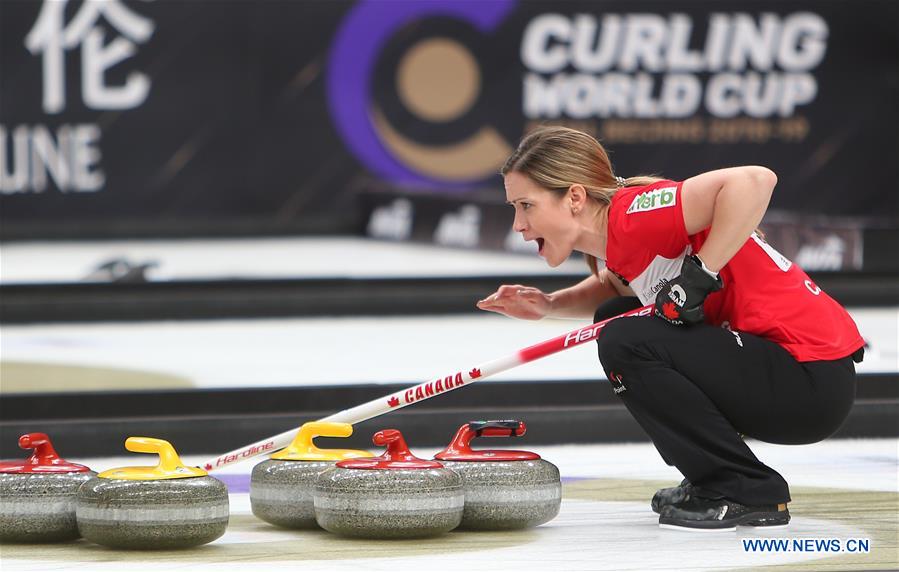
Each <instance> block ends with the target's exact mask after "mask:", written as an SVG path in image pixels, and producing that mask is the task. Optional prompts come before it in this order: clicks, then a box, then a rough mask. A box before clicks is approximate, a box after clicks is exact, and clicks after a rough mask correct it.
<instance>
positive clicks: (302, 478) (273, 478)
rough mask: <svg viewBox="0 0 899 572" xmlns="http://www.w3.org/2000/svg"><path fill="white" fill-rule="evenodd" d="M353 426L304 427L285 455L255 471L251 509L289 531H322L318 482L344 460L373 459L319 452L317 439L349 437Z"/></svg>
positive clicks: (316, 423) (360, 454)
mask: <svg viewBox="0 0 899 572" xmlns="http://www.w3.org/2000/svg"><path fill="white" fill-rule="evenodd" d="M352 434H353V426H352V425H350V424H349V423H325V422H321V421H313V422H311V423H304V424H303V426H302V427H300V430H299V431H298V432H297V434H296V437H294V439H293V442H292V443H291V444H290V445H289V446H288V447H287V448H286V449H284V450H283V451H279V452H278V453H275V454H274V455H272V456H271V459H269V460H268V461H263V462H262V463H259V464H258V465H256V466H255V467H253V474H252V476H251V477H250V506H251V508H252V509H253V514H255V515H256V516H257V517H259V518H261V519H262V520H264V521H266V522H268V523H271V524H274V525H276V526H283V527H285V528H318V523H316V522H315V507H314V505H313V504H312V488H313V487H314V486H315V479H316V478H317V477H318V476H319V475H320V474H321V473H323V472H324V471H326V470H327V469H330V468H331V467H333V466H334V463H335V462H337V461H340V460H343V459H356V458H361V457H371V456H372V454H371V453H369V452H368V451H353V450H349V449H319V448H318V447H316V446H315V444H314V443H313V442H312V440H313V439H314V438H315V437H349V436H350V435H352Z"/></svg>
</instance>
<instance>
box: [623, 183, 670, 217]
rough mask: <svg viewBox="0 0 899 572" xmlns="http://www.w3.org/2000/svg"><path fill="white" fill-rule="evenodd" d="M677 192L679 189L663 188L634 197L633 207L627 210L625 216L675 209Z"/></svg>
mask: <svg viewBox="0 0 899 572" xmlns="http://www.w3.org/2000/svg"><path fill="white" fill-rule="evenodd" d="M675 191H677V187H662V188H660V189H653V190H651V191H646V192H645V193H640V194H639V195H637V196H636V197H634V200H633V202H631V206H629V207H628V208H627V212H626V213H625V214H631V213H638V212H645V211H653V210H656V209H663V208H666V207H673V206H674V205H676V204H677V193H676V192H675Z"/></svg>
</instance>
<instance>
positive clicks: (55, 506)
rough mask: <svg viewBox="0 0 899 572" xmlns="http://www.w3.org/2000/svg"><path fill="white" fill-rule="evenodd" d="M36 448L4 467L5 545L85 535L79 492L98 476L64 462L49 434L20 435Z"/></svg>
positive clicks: (1, 512) (0, 521)
mask: <svg viewBox="0 0 899 572" xmlns="http://www.w3.org/2000/svg"><path fill="white" fill-rule="evenodd" d="M19 447H21V448H23V449H34V452H33V453H32V454H31V457H29V458H28V459H25V460H23V461H6V462H3V463H0V541H3V542H55V541H61V540H73V539H75V538H78V537H79V536H81V535H80V534H78V526H77V524H76V523H75V494H76V493H77V492H78V487H80V486H81V484H82V483H84V482H85V481H88V480H90V479H91V477H93V476H94V475H95V474H96V473H94V472H93V471H91V470H90V469H88V468H87V467H85V466H84V465H78V464H76V463H69V462H68V461H66V460H65V459H61V458H60V457H59V455H58V454H57V453H56V450H55V449H54V448H53V444H52V443H50V439H49V438H48V437H47V435H45V434H44V433H28V434H27V435H22V436H21V437H19Z"/></svg>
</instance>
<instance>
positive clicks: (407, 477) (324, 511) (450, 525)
mask: <svg viewBox="0 0 899 572" xmlns="http://www.w3.org/2000/svg"><path fill="white" fill-rule="evenodd" d="M372 441H373V442H374V444H375V445H378V446H382V447H383V446H386V447H387V451H385V452H384V454H383V455H381V456H380V457H372V458H370V459H349V460H346V461H338V462H337V464H336V465H335V466H334V467H333V468H331V469H328V470H327V471H325V472H323V473H322V474H321V475H319V477H318V479H317V480H316V482H315V489H314V493H313V503H314V505H315V519H316V520H317V521H318V524H319V526H321V527H322V528H324V529H325V530H327V531H328V532H334V533H336V534H342V535H345V536H354V537H357V538H420V537H424V536H434V535H437V534H442V533H444V532H449V531H450V530H452V529H454V528H456V527H457V526H458V525H459V522H461V520H462V506H463V503H464V496H463V494H462V479H461V478H460V477H459V475H457V474H456V473H454V472H452V471H450V470H448V469H445V468H444V467H443V465H441V464H440V463H438V462H436V461H426V460H424V459H419V458H418V457H416V456H414V455H413V454H412V453H410V452H409V447H408V446H407V445H406V441H405V440H404V439H403V436H402V434H400V432H399V431H397V430H396V429H385V430H384V431H378V432H377V433H375V435H374V437H373V439H372Z"/></svg>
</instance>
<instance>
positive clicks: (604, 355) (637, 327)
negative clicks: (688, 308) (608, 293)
mask: <svg viewBox="0 0 899 572" xmlns="http://www.w3.org/2000/svg"><path fill="white" fill-rule="evenodd" d="M654 319H655V318H652V317H644V318H621V319H618V320H613V321H611V322H609V323H608V324H607V325H605V326H604V327H603V328H602V330H601V331H600V333H599V339H598V340H596V343H597V346H598V351H599V361H600V363H602V365H603V367H604V368H606V369H607V370H608V369H621V368H622V367H623V366H625V365H626V364H628V363H631V362H633V360H634V359H635V350H636V348H637V347H638V346H639V345H640V344H641V343H643V342H645V341H646V339H647V336H646V331H647V325H648V324H647V322H648V320H654Z"/></svg>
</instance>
